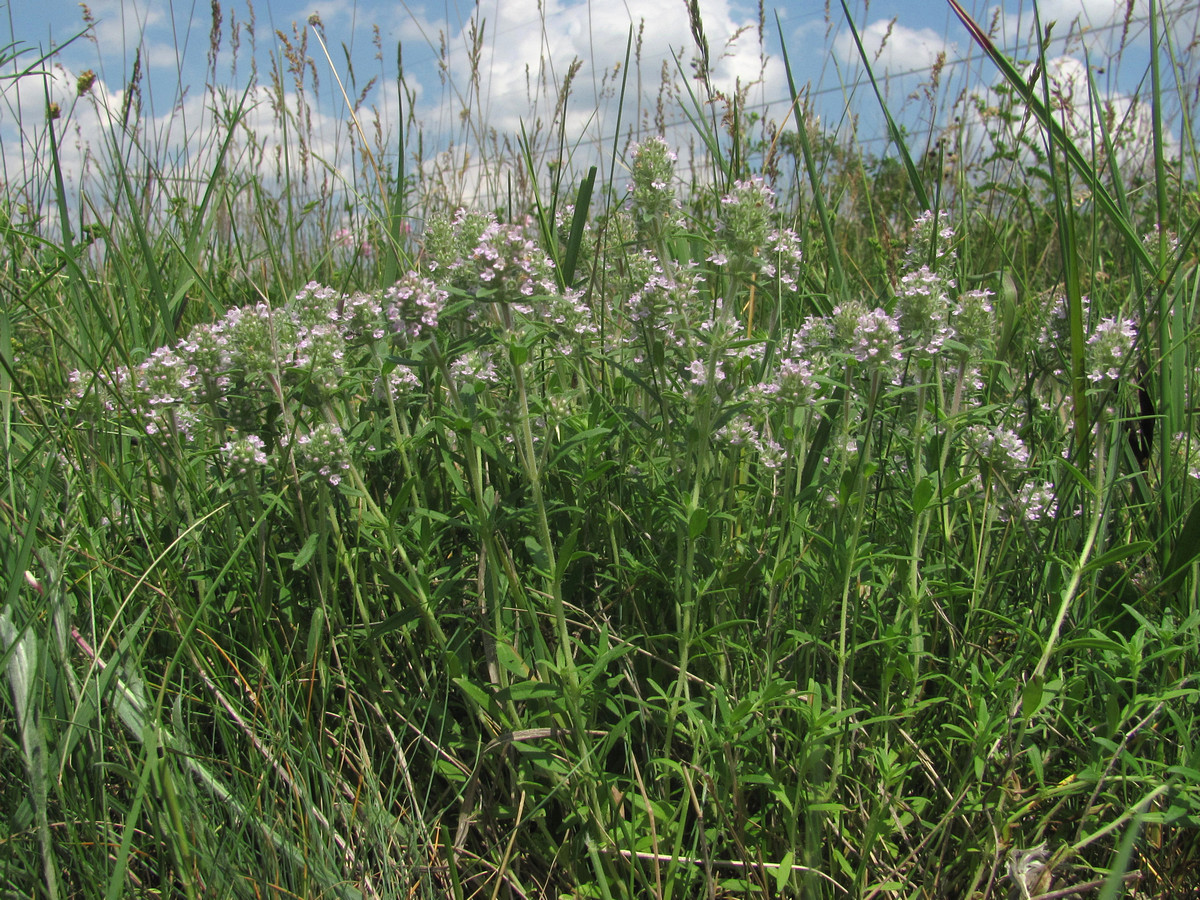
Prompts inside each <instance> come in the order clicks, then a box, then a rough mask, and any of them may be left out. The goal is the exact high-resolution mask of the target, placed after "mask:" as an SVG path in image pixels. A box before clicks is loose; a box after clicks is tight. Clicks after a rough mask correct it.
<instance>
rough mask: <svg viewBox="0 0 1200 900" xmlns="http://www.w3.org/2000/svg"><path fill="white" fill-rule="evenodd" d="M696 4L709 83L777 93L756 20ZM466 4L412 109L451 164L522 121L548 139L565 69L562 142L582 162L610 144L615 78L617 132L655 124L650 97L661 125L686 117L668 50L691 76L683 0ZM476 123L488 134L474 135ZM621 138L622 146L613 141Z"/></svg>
mask: <svg viewBox="0 0 1200 900" xmlns="http://www.w3.org/2000/svg"><path fill="white" fill-rule="evenodd" d="M700 8H701V16H702V21H703V27H704V31H705V34H706V36H707V39H708V44H709V53H710V56H709V64H710V68H711V76H712V83H713V87H714V88H715V89H716V90H718V91H723V92H725V93H727V94H731V93H732V92H734V91H735V90H737V89H739V88H742V89H745V88H748V87H749V86H750V85H751V84H753V83H755V82H761V83H760V84H758V85H757V86H756V87H755V88H753V89H752V92H751V93H750V95H749V97H748V100H747V102H749V103H760V102H762V101H763V100H764V99H766V98H773V99H778V98H779V97H781V96H783V95H784V94H786V81H785V76H784V72H783V67H782V65H781V64H780V63H779V62H778V61H775V60H772V59H766V60H765V59H764V55H763V51H762V50H761V48H760V47H759V44H758V35H757V21H756V20H754V19H747V18H743V17H740V16H739V15H738V14H737V13H735V11H734V10H733V9H732V8H731V6H730V3H729V2H728V0H706V2H702V3H701V5H700ZM476 10H477V18H476V19H475V20H474V22H471V23H467V25H465V26H464V27H463V28H462V30H461V31H459V32H458V33H457V34H456V35H455V36H454V37H453V38H451V39H450V40H449V41H448V44H449V47H448V53H447V57H446V59H445V64H446V69H445V73H446V85H445V87H443V88H442V89H441V90H440V91H439V90H428V91H426V95H425V105H424V107H423V109H422V118H423V124H424V125H425V128H426V135H427V137H428V136H429V135H430V134H431V133H432V134H438V133H441V134H442V138H441V141H442V144H441V146H443V147H445V146H446V145H448V144H449V143H450V141H451V139H453V141H454V142H455V144H456V146H457V150H456V151H455V153H456V154H457V155H456V157H455V158H456V159H457V160H458V161H459V163H460V164H462V163H463V162H465V161H467V160H466V159H465V157H464V156H463V154H466V153H471V154H474V155H473V157H472V160H471V161H475V160H479V159H480V154H481V153H486V152H487V144H488V142H489V140H490V137H491V136H492V135H493V134H494V136H495V138H496V139H497V140H500V141H502V140H503V138H504V137H509V138H512V136H514V135H518V134H519V133H520V129H521V127H522V126H524V127H525V129H526V132H527V133H529V134H530V135H533V134H539V135H540V137H541V139H542V140H544V141H545V142H546V144H547V145H549V144H551V143H553V142H552V140H551V138H552V137H553V134H552V132H551V128H552V125H553V123H554V122H555V119H556V107H557V104H558V102H559V96H560V92H561V90H562V88H563V85H564V83H565V82H566V80H567V76H568V73H569V72H572V70H573V69H574V74H573V77H572V80H571V97H570V99H569V101H568V104H567V110H566V134H567V144H568V148H569V149H570V148H577V149H576V152H577V154H578V155H579V156H580V157H586V158H587V160H588V162H597V161H598V162H601V163H603V161H604V158H605V155H606V154H607V152H608V150H609V149H610V148H611V146H612V141H613V139H614V131H615V130H616V128H617V123H618V110H617V100H618V98H619V96H620V92H621V87H622V79H623V78H625V79H627V81H626V83H625V92H626V94H625V107H624V110H623V112H622V114H621V118H620V129H621V132H622V135H624V134H626V133H629V132H630V131H632V132H633V133H634V134H635V135H636V134H638V133H639V132H644V129H646V128H647V127H649V128H650V130H653V128H654V118H655V116H656V114H657V112H658V109H659V106H658V104H659V101H660V99H665V102H666V104H667V107H668V108H667V109H666V110H665V114H664V117H665V119H666V121H667V122H668V124H677V123H686V117H685V116H684V115H683V114H682V112H681V111H680V110H679V109H678V108H677V107H676V106H675V104H676V100H677V99H678V98H679V97H680V96H683V97H686V91H685V88H684V80H685V79H684V76H681V75H680V72H679V68H678V66H677V64H676V59H677V58H678V60H679V63H680V64H681V65H682V67H683V72H684V73H685V75H686V76H688V77H690V75H691V68H690V67H691V62H692V60H693V58H695V57H696V56H698V50H697V48H696V43H695V41H694V39H693V37H692V34H691V30H690V27H689V23H688V17H687V13H686V9H685V7H684V4H683V3H682V2H681V0H676V2H675V3H673V4H672V6H671V7H670V8H669V9H667V10H664V8H663V5H662V2H661V0H626V2H624V3H598V2H587V0H544V2H543V3H542V4H541V12H540V13H539V12H538V10H537V8H536V7H534V6H533V5H532V4H530V5H526V4H517V3H511V2H506V0H488V2H481V3H480V4H479V5H478V6H477V7H476ZM473 28H474V29H475V30H473ZM480 29H481V33H482V39H480V38H479V34H480ZM631 32H632V38H633V42H634V48H633V53H632V55H631V59H630V66H631V69H632V71H630V72H627V73H626V72H623V71H622V68H623V64H624V59H625V52H626V46H627V42H628V41H629V39H630V35H631ZM739 32H740V35H739ZM735 35H739V36H738V37H737V39H736V40H733V41H732V42H731V39H732V38H733V37H734V36H735ZM473 41H474V44H473ZM473 65H474V68H473ZM576 66H577V68H575V67H576ZM693 84H694V83H693ZM694 89H696V88H694ZM696 90H697V93H702V90H699V89H696ZM639 111H640V115H639ZM717 114H718V115H719V114H720V110H718V111H717ZM483 128H486V129H487V133H486V134H481V133H480V132H481V129H483ZM693 136H694V135H693ZM481 142H482V144H483V146H482V147H481ZM619 142H620V143H621V144H622V145H623V139H619Z"/></svg>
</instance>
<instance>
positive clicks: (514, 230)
mask: <svg viewBox="0 0 1200 900" xmlns="http://www.w3.org/2000/svg"><path fill="white" fill-rule="evenodd" d="M450 270H451V272H453V273H454V274H455V275H456V276H457V277H458V278H459V280H460V281H465V282H467V283H469V284H471V285H473V286H474V288H475V290H479V289H480V288H482V289H483V290H485V291H490V292H492V294H493V296H494V297H495V299H498V300H507V301H520V300H521V299H522V298H524V299H528V298H530V297H533V296H534V295H535V294H537V295H543V294H550V295H552V294H554V293H555V292H556V291H557V290H558V286H557V284H556V283H555V281H554V276H553V270H554V263H553V262H551V260H550V257H548V256H547V255H546V254H545V253H543V252H542V251H541V249H539V247H538V245H537V243H536V242H535V241H533V240H532V239H530V238H529V237H527V236H526V234H525V229H524V228H521V227H520V226H518V225H502V224H500V223H499V222H497V221H496V220H495V219H492V220H491V221H489V222H488V224H487V225H486V226H485V227H484V229H483V231H482V232H481V233H480V235H479V239H478V241H477V242H476V243H475V246H473V247H471V248H470V250H469V251H468V252H467V255H466V256H465V257H463V258H460V259H458V260H455V262H453V263H452V264H451V265H450ZM522 311H527V310H526V309H523V310H522Z"/></svg>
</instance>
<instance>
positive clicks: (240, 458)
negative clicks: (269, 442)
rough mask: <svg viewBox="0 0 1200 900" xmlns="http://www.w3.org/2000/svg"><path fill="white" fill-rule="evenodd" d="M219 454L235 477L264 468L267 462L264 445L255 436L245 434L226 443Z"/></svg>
mask: <svg viewBox="0 0 1200 900" xmlns="http://www.w3.org/2000/svg"><path fill="white" fill-rule="evenodd" d="M221 453H222V454H224V456H225V464H226V465H227V466H229V470H230V471H231V472H232V473H233V474H235V475H246V474H248V473H249V472H252V471H254V470H255V469H260V468H263V467H265V466H266V465H267V463H268V462H269V458H268V456H267V450H266V444H265V443H264V442H263V439H262V438H260V437H259V436H258V435H256V434H247V435H245V436H243V437H240V438H234V439H233V440H230V441H227V442H226V443H225V446H224V447H222V448H221Z"/></svg>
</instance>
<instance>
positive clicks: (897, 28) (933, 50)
mask: <svg viewBox="0 0 1200 900" xmlns="http://www.w3.org/2000/svg"><path fill="white" fill-rule="evenodd" d="M859 37H860V38H861V40H862V45H863V50H865V51H866V54H867V57H868V59H869V60H870V63H871V68H872V69H873V70H874V71H875V72H876V73H877V74H878V73H881V72H882V73H885V74H889V75H898V74H906V73H909V72H914V71H917V70H925V69H929V68H931V67H933V66H934V65H935V64H936V63H937V61H938V58H939V57H941V56H943V55H944V56H945V57H946V58H947V59H954V58H957V56H958V45H957V44H956V43H954V42H953V41H950V40H948V39H947V38H946V36H945V35H944V34H939V33H938V32H936V31H934V30H933V29H932V28H920V29H914V28H909V27H907V26H905V25H902V24H900V22H898V21H897V20H895V19H890V20H889V19H877V20H875V21H874V22H872V23H871V24H869V25H868V26H867V27H866V28H864V29H862V30H861V31H860V32H859ZM834 50H835V52H836V53H837V54H838V56H839V57H840V58H841V59H842V60H843V61H844V62H846V63H849V64H857V63H858V62H859V61H860V56H859V52H858V48H857V47H856V46H855V44H854V36H853V35H852V34H851V33H850V30H849V29H843V30H842V31H841V32H840V33H839V34H838V36H837V38H836V39H835V40H834Z"/></svg>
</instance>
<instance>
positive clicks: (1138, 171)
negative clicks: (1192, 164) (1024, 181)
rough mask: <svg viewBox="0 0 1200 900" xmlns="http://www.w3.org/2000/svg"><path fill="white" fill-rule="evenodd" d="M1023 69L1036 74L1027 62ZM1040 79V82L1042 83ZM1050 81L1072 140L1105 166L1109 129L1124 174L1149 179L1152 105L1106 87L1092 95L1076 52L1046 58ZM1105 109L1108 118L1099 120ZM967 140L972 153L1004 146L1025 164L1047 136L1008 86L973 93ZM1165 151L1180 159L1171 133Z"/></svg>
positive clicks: (1050, 90)
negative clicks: (1014, 98) (1016, 99)
mask: <svg viewBox="0 0 1200 900" xmlns="http://www.w3.org/2000/svg"><path fill="white" fill-rule="evenodd" d="M1022 75H1023V76H1024V77H1025V78H1026V79H1028V78H1031V77H1033V75H1034V67H1033V66H1027V67H1026V68H1025V71H1024V72H1023V73H1022ZM1040 83H1041V82H1039V84H1040ZM1045 86H1046V88H1047V89H1048V93H1049V99H1050V107H1051V110H1052V112H1053V113H1054V115H1055V117H1056V119H1057V120H1058V121H1059V123H1060V124H1061V125H1062V126H1063V129H1064V131H1065V132H1066V134H1067V135H1068V137H1070V139H1071V141H1072V142H1073V143H1074V144H1075V146H1076V147H1077V148H1078V149H1079V150H1080V152H1081V153H1082V154H1083V156H1084V157H1085V158H1087V159H1092V160H1096V161H1098V162H1097V163H1096V164H1097V167H1098V168H1103V163H1102V162H1099V161H1102V160H1103V159H1104V151H1103V147H1104V133H1105V131H1107V132H1108V135H1109V137H1110V139H1111V140H1112V143H1113V148H1114V156H1115V162H1116V165H1117V167H1118V169H1119V171H1120V173H1121V176H1122V178H1123V179H1124V180H1125V181H1126V183H1129V182H1130V181H1132V180H1145V179H1148V178H1151V177H1152V176H1153V173H1154V158H1153V149H1154V132H1153V122H1152V118H1151V111H1150V106H1149V105H1148V104H1147V103H1145V102H1143V101H1141V100H1139V99H1137V98H1135V97H1131V96H1129V95H1127V94H1123V93H1119V92H1105V91H1103V90H1102V89H1099V88H1097V95H1096V96H1095V97H1094V98H1093V96H1092V93H1091V89H1090V86H1089V83H1088V73H1087V67H1086V66H1085V65H1084V64H1083V63H1082V62H1081V61H1080V60H1078V59H1076V58H1074V57H1071V56H1059V57H1054V58H1052V59H1050V60H1047V62H1046V72H1045ZM1097 107H1098V109H1099V114H1102V115H1103V117H1104V118H1103V123H1101V122H1100V121H1098V118H1097V115H1098V111H1097ZM963 127H964V129H965V131H964V145H965V146H966V147H967V153H968V155H970V154H971V153H972V152H977V153H981V154H984V155H987V154H990V153H991V152H992V151H993V150H995V149H997V148H999V149H1003V150H1005V151H1006V152H1010V153H1011V152H1015V153H1016V156H1017V158H1018V159H1019V160H1020V162H1021V164H1022V165H1023V166H1028V165H1029V164H1030V163H1032V162H1033V161H1034V159H1035V158H1036V157H1037V156H1038V155H1040V154H1041V153H1044V145H1045V137H1044V135H1043V132H1042V129H1041V127H1040V125H1038V123H1037V121H1036V120H1035V119H1033V118H1032V117H1031V116H1027V115H1024V114H1023V109H1022V107H1021V105H1020V103H1019V102H1017V103H1015V104H1014V101H1013V99H1012V94H1011V92H1009V91H1000V90H997V89H995V88H989V89H987V90H985V91H980V92H977V93H976V94H974V95H973V97H972V98H971V100H970V104H969V112H968V114H967V115H966V116H965V117H964V124H963ZM1164 149H1165V155H1166V156H1167V158H1168V159H1178V157H1179V146H1178V143H1177V142H1176V141H1175V140H1174V138H1173V137H1171V136H1170V135H1168V136H1167V142H1166V147H1165V148H1164Z"/></svg>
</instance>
